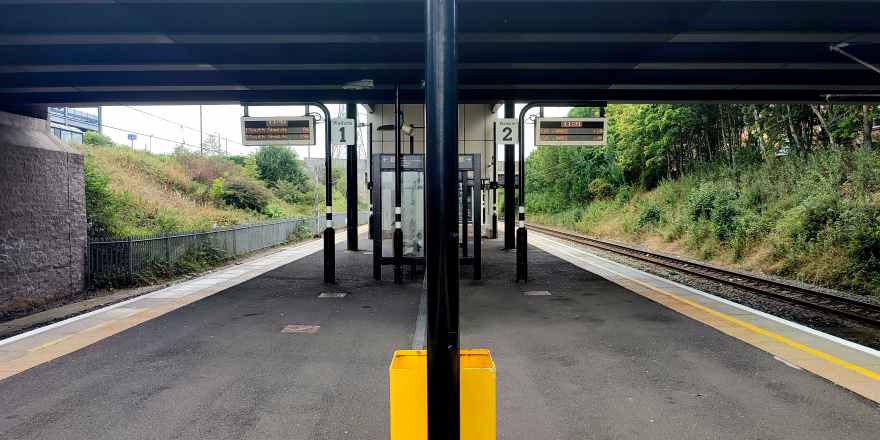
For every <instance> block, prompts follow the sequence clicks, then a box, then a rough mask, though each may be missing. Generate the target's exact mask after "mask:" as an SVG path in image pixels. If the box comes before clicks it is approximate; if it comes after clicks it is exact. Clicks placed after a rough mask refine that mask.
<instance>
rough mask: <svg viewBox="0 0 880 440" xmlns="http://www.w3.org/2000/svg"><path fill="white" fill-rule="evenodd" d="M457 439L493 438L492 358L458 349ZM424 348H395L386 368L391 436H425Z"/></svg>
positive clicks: (400, 439) (404, 439)
mask: <svg viewBox="0 0 880 440" xmlns="http://www.w3.org/2000/svg"><path fill="white" fill-rule="evenodd" d="M460 356H461V440H495V362H494V361H493V360H492V355H491V354H490V353H489V350H486V349H471V350H461V351H460ZM427 365H428V352H427V351H425V350H398V351H395V352H394V357H393V358H392V359H391V367H390V368H389V383H390V386H391V440H426V439H427V438H428V383H427V382H428V380H427Z"/></svg>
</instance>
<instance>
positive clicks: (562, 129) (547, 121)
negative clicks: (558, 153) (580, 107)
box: [535, 118, 607, 146]
mask: <svg viewBox="0 0 880 440" xmlns="http://www.w3.org/2000/svg"><path fill="white" fill-rule="evenodd" d="M606 131H607V130H606V121H605V118H538V119H537V120H536V121H535V145H538V146H541V145H556V146H578V145H604V144H605V132H606Z"/></svg>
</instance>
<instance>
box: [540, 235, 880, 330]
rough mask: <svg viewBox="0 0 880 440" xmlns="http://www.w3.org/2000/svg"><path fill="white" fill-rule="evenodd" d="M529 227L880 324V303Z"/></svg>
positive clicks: (750, 290)
mask: <svg viewBox="0 0 880 440" xmlns="http://www.w3.org/2000/svg"><path fill="white" fill-rule="evenodd" d="M529 228H530V229H533V230H535V231H537V232H540V233H543V234H546V235H550V236H553V237H557V238H561V239H564V240H567V241H571V242H575V243H580V244H584V245H587V246H591V247H594V248H598V249H602V250H605V251H608V252H612V253H615V254H619V255H624V256H627V257H630V258H635V259H637V260H640V261H644V262H648V263H652V264H656V265H658V266H663V267H666V268H669V269H673V270H676V271H679V272H683V273H687V274H690V275H694V276H698V277H701V278H706V279H710V280H712V281H716V282H719V283H722V284H726V285H729V286H733V287H737V288H740V289H743V290H747V291H749V292H752V293H755V294H758V295H763V296H767V297H772V298H775V299H778V300H781V301H786V302H789V303H793V304H798V305H800V306H804V307H808V308H811V309H814V310H819V311H822V312H826V313H831V314H834V315H838V316H842V317H845V318H848V319H851V320H854V321H858V322H860V323H863V324H868V325H871V326H873V327H878V328H880V306H878V305H876V304H871V303H868V302H864V301H859V300H857V299H852V298H846V297H842V296H838V295H834V294H831V293H827V292H822V291H820V290H815V289H810V288H807V287H802V286H797V285H794V284H789V283H785V282H781V281H775V280H771V279H767V278H764V277H760V276H757V275H751V274H748V273H744V272H738V271H730V270H726V269H722V268H719V267H716V266H711V265H707V264H702V263H698V262H694V261H692V260H683V259H680V258H676V257H672V256H670V255H665V254H660V253H654V252H649V251H646V250H644V249H639V248H635V247H631V246H627V245H623V244H620V243H615V242H610V241H605V240H599V239H596V238H591V237H586V236H583V235H580V234H574V233H571V232H566V231H560V230H558V229H553V228H548V227H545V226H538V225H534V224H530V225H529Z"/></svg>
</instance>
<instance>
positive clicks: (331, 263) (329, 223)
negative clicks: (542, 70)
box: [313, 103, 336, 284]
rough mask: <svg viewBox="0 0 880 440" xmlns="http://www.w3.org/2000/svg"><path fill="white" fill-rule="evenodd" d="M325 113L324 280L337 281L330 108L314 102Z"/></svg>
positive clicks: (328, 281)
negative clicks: (325, 208)
mask: <svg viewBox="0 0 880 440" xmlns="http://www.w3.org/2000/svg"><path fill="white" fill-rule="evenodd" d="M313 105H315V106H317V107H318V108H320V109H321V112H323V113H324V200H325V205H326V206H327V211H326V227H325V228H324V282H325V283H328V284H332V283H335V282H336V243H335V242H336V240H335V236H336V231H335V230H334V229H333V151H332V150H331V148H330V136H331V134H330V110H328V109H327V106H325V105H324V104H321V103H317V104H313Z"/></svg>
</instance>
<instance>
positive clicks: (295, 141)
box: [241, 116, 315, 145]
mask: <svg viewBox="0 0 880 440" xmlns="http://www.w3.org/2000/svg"><path fill="white" fill-rule="evenodd" d="M241 143H242V145H315V118H314V117H312V116H296V117H284V116H279V117H268V118H267V117H248V116H245V117H242V118H241Z"/></svg>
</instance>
